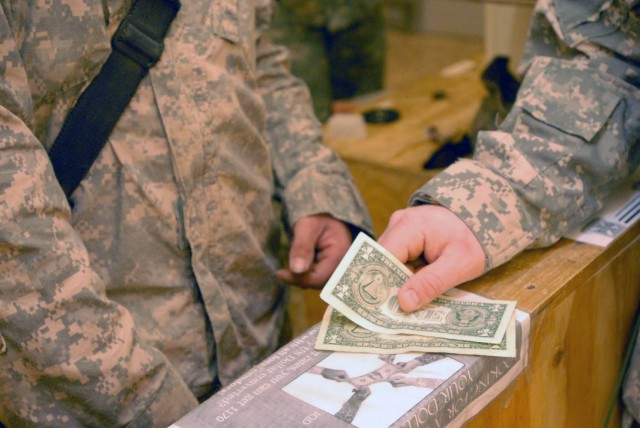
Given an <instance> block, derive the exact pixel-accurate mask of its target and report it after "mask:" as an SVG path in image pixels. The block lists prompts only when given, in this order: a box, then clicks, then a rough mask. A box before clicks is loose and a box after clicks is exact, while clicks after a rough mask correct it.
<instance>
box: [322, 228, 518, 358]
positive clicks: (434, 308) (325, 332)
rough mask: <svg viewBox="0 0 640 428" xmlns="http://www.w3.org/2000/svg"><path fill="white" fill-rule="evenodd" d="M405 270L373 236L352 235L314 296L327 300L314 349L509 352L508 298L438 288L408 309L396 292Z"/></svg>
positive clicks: (511, 324)
mask: <svg viewBox="0 0 640 428" xmlns="http://www.w3.org/2000/svg"><path fill="white" fill-rule="evenodd" d="M411 275H412V273H411V271H409V269H407V268H406V267H405V266H404V264H402V263H401V262H400V261H398V260H397V259H396V258H395V257H394V256H393V255H392V254H390V253H389V252H388V251H387V250H385V249H384V248H383V247H382V246H380V245H379V244H378V243H377V242H375V241H374V240H373V239H371V238H370V237H368V236H367V235H365V234H363V233H361V234H360V235H358V237H357V238H356V240H355V241H354V243H353V245H352V246H351V248H350V249H349V252H348V253H347V254H346V256H345V257H344V258H343V260H342V262H341V263H340V265H339V266H338V268H337V269H336V271H335V272H334V274H333V275H332V276H331V278H330V279H329V281H328V282H327V285H326V286H325V287H324V289H323V290H322V293H321V294H320V297H321V298H322V299H323V300H324V301H325V302H327V303H328V304H329V305H330V306H329V308H328V309H327V312H326V314H325V316H324V318H323V321H322V325H321V328H320V334H319V335H318V339H317V341H316V348H317V349H326V350H342V351H351V352H375V353H389V354H391V353H399V352H409V351H415V352H446V353H458V354H472V355H491V356H505V357H508V356H514V355H515V322H514V319H513V318H514V317H513V315H514V311H515V306H516V302H515V301H497V300H492V301H489V300H486V299H484V298H480V296H473V295H470V296H472V297H471V298H469V297H468V296H467V295H465V296H467V297H465V298H462V297H455V298H454V297H451V296H449V295H446V294H445V295H441V296H439V297H438V298H436V299H435V300H434V301H432V302H431V303H430V304H429V305H427V306H426V307H425V308H423V309H420V310H418V311H415V312H411V313H408V312H404V311H402V310H401V309H400V308H399V306H398V302H397V293H398V290H399V289H400V287H401V286H402V284H404V282H405V281H406V280H407V279H408V278H409V277H410V276H411Z"/></svg>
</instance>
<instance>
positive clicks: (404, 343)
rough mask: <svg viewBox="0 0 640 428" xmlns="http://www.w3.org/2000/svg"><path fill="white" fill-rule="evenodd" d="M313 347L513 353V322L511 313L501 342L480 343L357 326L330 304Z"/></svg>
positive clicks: (393, 351) (383, 351) (377, 351)
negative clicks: (388, 331)
mask: <svg viewBox="0 0 640 428" xmlns="http://www.w3.org/2000/svg"><path fill="white" fill-rule="evenodd" d="M315 349H318V350H326V351H341V352H365V353H374V354H400V353H403V352H433V353H442V354H463V355H488V356H492V357H515V356H516V322H515V315H513V316H512V317H511V320H510V321H509V326H508V327H507V331H506V333H505V335H504V337H503V339H502V341H501V342H500V343H479V342H467V341H463V340H452V339H444V338H439V337H428V336H420V335H417V334H384V333H376V332H373V331H371V330H367V329H365V328H362V327H360V326H359V325H358V324H356V323H354V322H353V321H351V320H350V319H348V318H347V317H345V316H344V315H342V314H341V313H340V312H338V311H336V310H334V309H333V308H332V307H331V306H329V307H328V308H327V310H326V312H325V314H324V317H323V318H322V323H321V325H320V332H319V333H318V337H317V339H316V343H315Z"/></svg>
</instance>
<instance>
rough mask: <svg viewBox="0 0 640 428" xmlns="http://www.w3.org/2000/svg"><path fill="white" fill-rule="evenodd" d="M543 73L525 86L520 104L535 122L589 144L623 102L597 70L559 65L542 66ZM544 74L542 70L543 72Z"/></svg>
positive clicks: (533, 73) (559, 63)
mask: <svg viewBox="0 0 640 428" xmlns="http://www.w3.org/2000/svg"><path fill="white" fill-rule="evenodd" d="M542 67H543V70H541V72H539V73H536V70H534V68H536V67H535V66H534V67H533V68H532V70H531V75H533V76H535V77H534V78H533V79H532V80H531V82H530V84H528V85H526V84H524V85H523V90H522V93H521V94H520V96H519V101H518V102H517V103H518V104H519V106H520V108H521V109H522V110H523V111H525V112H526V113H528V114H529V115H531V116H532V117H533V118H535V119H537V120H539V121H541V122H543V123H546V124H548V125H550V126H551V127H553V128H555V129H557V130H559V131H561V132H564V133H567V134H571V135H574V136H577V137H580V138H581V139H583V140H584V141H586V142H589V141H591V140H592V139H593V137H594V136H595V135H596V134H597V133H598V132H599V131H600V130H601V129H602V127H603V126H604V124H605V123H606V121H607V120H608V119H609V117H610V116H611V113H612V112H613V110H614V109H615V108H616V106H617V105H618V103H619V102H620V96H619V95H617V94H616V93H614V92H613V91H612V90H611V89H610V88H609V86H608V84H607V83H605V82H604V81H603V80H602V79H600V78H599V77H598V75H597V71H596V70H593V69H591V70H582V72H581V70H577V69H576V67H575V65H573V66H570V67H564V66H563V64H562V63H561V62H559V61H551V62H549V63H547V64H544V65H541V68H542ZM539 71H540V70H539Z"/></svg>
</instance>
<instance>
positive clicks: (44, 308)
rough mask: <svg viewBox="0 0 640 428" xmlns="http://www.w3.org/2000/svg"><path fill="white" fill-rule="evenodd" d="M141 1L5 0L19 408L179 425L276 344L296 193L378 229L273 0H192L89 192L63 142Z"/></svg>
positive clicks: (17, 421) (299, 211) (6, 368)
mask: <svg viewBox="0 0 640 428" xmlns="http://www.w3.org/2000/svg"><path fill="white" fill-rule="evenodd" d="M130 3H131V1H130V0H58V1H54V2H51V1H48V0H0V54H1V55H0V58H2V61H1V62H0V222H1V224H2V226H1V227H0V421H1V422H3V423H5V424H7V425H8V426H65V427H69V426H119V425H125V424H129V425H130V426H144V427H150V426H167V425H168V424H169V423H170V422H171V421H173V420H176V419H177V418H178V417H180V416H181V415H183V414H185V413H186V412H187V411H189V410H190V409H192V408H194V407H195V406H196V405H197V403H198V401H197V399H196V397H200V396H202V394H204V393H206V392H207V391H209V390H210V389H211V388H212V386H213V385H214V384H215V382H216V379H217V378H219V380H220V382H222V383H223V384H224V383H227V382H229V381H230V380H232V379H234V378H236V377H237V376H238V375H239V374H241V373H242V372H243V371H244V370H246V369H247V368H249V367H250V366H252V365H253V364H255V363H256V362H258V361H259V360H260V359H262V358H264V357H265V356H267V355H268V354H269V353H270V352H271V351H273V350H274V348H275V346H276V343H277V340H278V331H279V328H280V326H281V323H282V319H283V310H284V306H285V305H286V289H285V286H284V285H283V284H281V283H279V282H278V281H277V280H276V279H275V276H274V270H275V269H277V268H278V260H277V259H278V258H277V254H278V251H279V249H278V246H279V242H280V211H279V209H278V208H277V207H278V206H282V207H283V212H284V217H285V218H286V220H287V221H288V223H289V224H293V222H295V221H296V220H297V219H299V218H301V217H302V216H306V215H310V214H315V213H330V214H332V215H333V216H334V217H336V218H338V219H340V220H343V221H345V222H348V223H350V224H353V225H356V226H358V227H360V228H363V229H365V230H370V222H369V219H368V217H367V214H366V210H365V208H364V206H363V204H362V201H361V199H360V196H359V195H358V193H357V191H356V189H355V188H354V185H353V183H352V180H351V177H350V176H349V174H348V172H347V169H346V167H345V165H344V164H343V163H341V161H340V160H339V159H338V158H337V156H336V154H335V153H334V152H333V151H331V150H329V149H328V148H327V147H326V146H324V145H322V144H321V126H320V124H319V123H318V122H317V120H316V119H315V118H314V116H313V113H312V108H311V104H310V101H309V95H308V91H307V89H306V87H304V86H303V85H302V84H301V82H300V80H298V79H295V78H293V77H292V76H291V75H290V74H289V73H288V72H287V71H286V69H285V66H284V64H285V63H286V52H285V51H284V50H282V49H280V48H278V47H276V46H274V45H272V44H271V43H270V42H269V40H268V39H267V38H265V37H263V33H264V31H265V30H266V27H267V25H268V22H269V19H270V14H271V5H270V3H269V2H268V0H255V1H243V0H240V1H239V0H213V1H211V0H192V1H185V2H183V5H182V9H181V11H180V13H179V14H178V16H177V18H176V20H175V21H174V23H173V24H172V26H171V29H170V32H169V34H168V36H167V38H166V39H165V50H164V54H163V56H162V58H161V60H160V62H159V63H158V64H157V65H156V66H155V67H154V68H153V69H152V70H151V72H150V75H149V76H147V77H146V78H145V79H144V80H143V82H142V84H141V85H140V87H139V89H138V91H137V93H136V95H135V96H134V98H133V99H132V101H131V103H130V105H129V106H128V108H127V110H126V111H125V112H124V114H123V116H122V117H121V118H120V121H119V122H118V124H117V126H116V128H115V130H114V132H113V133H112V135H111V137H110V139H109V141H108V143H107V145H106V147H105V148H104V150H103V151H102V152H101V154H100V156H99V158H98V159H97V161H96V162H95V164H94V165H93V167H92V168H91V170H90V172H89V174H88V175H87V177H86V178H85V179H84V180H83V182H82V183H81V186H80V187H79V188H78V189H77V190H76V191H75V193H74V195H73V200H74V202H75V204H74V208H73V212H71V210H70V208H69V205H68V203H67V201H66V200H65V197H64V195H63V193H62V191H61V189H60V187H59V185H58V184H57V182H56V179H55V177H54V175H53V172H52V168H51V165H50V163H49V161H48V157H47V149H48V148H50V147H51V144H52V141H53V140H54V138H55V136H56V134H57V132H58V130H59V129H60V127H61V123H62V121H63V119H64V117H65V115H66V114H67V112H68V111H69V109H70V107H71V106H72V105H73V103H74V102H75V100H76V99H77V98H78V95H79V94H80V93H81V91H82V89H83V88H84V87H86V85H87V83H88V82H89V81H90V80H91V78H92V77H93V76H94V75H95V74H96V73H97V72H98V70H99V68H100V66H101V64H102V63H103V62H104V61H105V59H106V57H107V56H108V54H109V52H110V43H109V41H110V36H111V34H112V33H113V32H114V31H115V29H116V28H117V26H118V24H119V22H120V21H121V20H122V18H123V16H124V14H125V12H126V10H127V9H128V7H129V6H130ZM106 101H107V100H105V102H106ZM274 201H277V202H278V203H277V204H276V203H275V202H274Z"/></svg>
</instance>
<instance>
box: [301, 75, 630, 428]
mask: <svg viewBox="0 0 640 428" xmlns="http://www.w3.org/2000/svg"><path fill="white" fill-rule="evenodd" d="M478 76H479V69H478V67H475V68H474V69H473V70H468V71H466V72H464V73H461V74H458V75H456V76H454V77H444V76H442V75H437V76H430V77H427V78H425V79H424V80H423V81H421V82H417V83H416V84H413V85H411V86H410V87H407V88H405V89H403V90H400V91H397V92H396V93H393V94H386V95H385V96H383V97H381V98H380V99H378V100H377V101H376V102H374V103H372V104H371V105H369V106H367V107H372V106H392V107H395V108H397V109H398V110H399V111H400V113H401V119H400V120H398V121H397V122H395V123H393V124H389V125H369V126H368V127H367V137H366V138H363V139H358V140H347V139H344V140H338V139H327V144H328V145H330V146H332V147H334V148H335V149H336V150H337V151H338V152H339V153H340V154H341V155H342V156H343V158H344V159H345V161H346V163H347V164H348V166H349V168H350V169H351V171H352V173H353V175H354V179H355V181H356V183H357V185H358V186H359V188H360V190H361V192H362V193H363V197H364V198H365V201H366V203H367V204H368V206H369V209H370V210H371V214H372V217H373V219H374V225H375V229H376V231H377V233H380V232H381V231H382V230H383V229H384V227H385V226H386V223H387V221H388V218H389V216H390V214H391V213H392V212H393V211H395V210H396V209H400V208H403V207H405V206H406V203H407V200H408V198H409V196H410V194H411V193H412V192H413V191H414V190H415V189H416V188H417V187H418V186H420V185H421V184H422V183H424V181H425V180H427V179H428V178H429V177H431V176H432V175H433V174H434V173H435V172H436V171H425V170H423V169H422V164H423V162H424V161H425V160H426V159H428V158H429V157H430V156H431V154H432V153H433V152H434V151H435V150H436V149H437V147H438V143H437V142H434V141H431V140H429V139H428V138H427V137H426V136H425V130H426V129H427V128H428V127H430V126H435V127H437V128H438V129H439V131H440V133H441V134H442V135H445V136H455V135H457V134H462V133H464V132H465V131H466V130H467V129H469V126H470V124H471V121H472V119H473V116H474V115H475V112H476V111H477V108H478V106H479V103H480V100H481V98H482V96H483V95H484V89H483V87H482V85H481V83H480V82H479V79H478ZM437 92H440V93H445V94H446V97H445V98H444V99H440V100H437V99H435V98H434V97H433V95H434V93H437ZM639 232H640V224H638V223H637V224H636V225H635V226H633V227H632V228H630V229H629V230H627V231H626V232H625V233H624V234H623V235H622V236H621V237H619V238H618V239H617V240H616V241H614V242H613V243H612V244H611V245H610V246H609V247H607V248H601V247H596V246H592V245H588V244H581V243H577V242H575V241H571V240H568V239H564V240H562V241H561V242H559V243H558V244H556V245H555V246H553V247H551V248H549V249H544V250H532V251H527V252H525V253H524V254H521V255H520V256H518V257H516V258H515V259H514V260H512V261H511V262H509V263H507V264H506V265H504V266H502V267H500V268H498V269H496V270H494V271H492V272H490V273H489V274H487V275H485V276H484V277H482V278H480V279H478V280H476V281H472V282H470V283H468V284H465V285H464V286H461V288H464V289H466V290H468V291H471V292H474V293H478V294H481V295H483V296H486V297H489V298H493V299H510V300H517V302H518V305H517V306H518V308H519V309H521V310H523V311H526V312H528V313H529V314H530V316H531V336H530V345H529V347H530V354H529V364H528V368H527V369H526V371H525V373H523V374H522V375H521V376H520V378H519V379H518V381H516V382H515V383H513V384H512V385H510V386H509V387H508V388H507V389H506V390H505V391H504V392H503V393H502V394H501V395H500V396H499V397H497V398H496V399H495V400H494V401H493V402H492V403H491V404H490V405H489V406H488V407H487V408H485V410H483V411H482V412H481V413H480V414H479V415H477V416H476V417H475V418H474V419H472V420H471V421H470V422H469V423H468V424H467V425H468V426H471V427H514V426H518V427H602V426H603V423H604V421H605V418H606V415H607V411H608V406H609V404H610V402H611V399H612V397H613V396H614V393H615V391H614V386H615V383H616V379H617V377H618V375H619V372H620V366H621V362H622V358H623V354H624V350H625V347H626V345H627V342H628V340H629V334H630V331H631V327H632V323H633V320H634V318H635V316H636V314H637V311H638V306H639V302H640V264H638V262H637V261H638V259H639V258H640V237H639V236H638V235H639ZM296 299H297V301H296V304H297V305H299V307H301V308H306V312H305V315H304V317H303V318H304V319H303V320H302V323H303V325H300V326H299V328H302V329H305V328H306V327H308V326H310V325H312V324H314V323H315V322H317V321H319V320H320V318H321V315H322V313H323V312H324V309H325V307H326V305H325V304H324V302H322V301H321V300H320V299H319V297H318V295H317V292H315V291H306V292H304V293H295V294H294V301H295V300H296ZM298 321H300V320H298ZM614 416H615V417H614V424H612V425H611V426H616V425H617V419H616V418H617V417H618V416H619V415H618V413H616V414H615V415H614Z"/></svg>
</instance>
